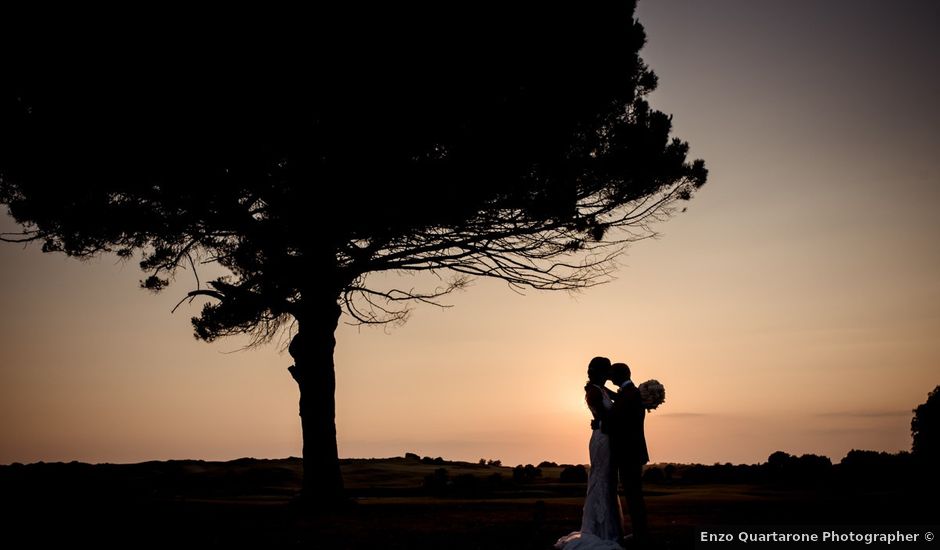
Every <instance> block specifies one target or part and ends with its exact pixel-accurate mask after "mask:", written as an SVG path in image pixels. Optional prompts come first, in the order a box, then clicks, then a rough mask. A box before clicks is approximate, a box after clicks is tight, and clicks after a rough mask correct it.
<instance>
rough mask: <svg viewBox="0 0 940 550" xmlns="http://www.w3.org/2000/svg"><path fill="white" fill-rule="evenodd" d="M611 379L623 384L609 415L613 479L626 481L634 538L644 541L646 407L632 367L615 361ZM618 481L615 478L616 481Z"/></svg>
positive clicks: (621, 481) (647, 531) (634, 539)
mask: <svg viewBox="0 0 940 550" xmlns="http://www.w3.org/2000/svg"><path fill="white" fill-rule="evenodd" d="M610 381H611V382H613V383H614V384H616V385H617V386H619V387H620V391H618V392H617V399H616V400H615V401H614V406H613V408H612V409H611V411H610V414H609V415H608V435H609V436H610V447H611V458H612V460H611V468H612V469H613V470H615V471H614V472H611V474H612V475H611V479H612V480H616V479H617V473H618V472H619V474H620V483H622V484H623V492H624V496H625V497H626V500H627V509H628V510H629V512H630V523H632V524H633V537H632V540H633V542H635V543H638V544H645V543H646V541H647V540H648V538H649V528H648V526H647V524H646V504H645V503H644V502H643V487H642V476H643V465H644V464H646V463H647V462H649V459H650V457H649V453H648V452H647V450H646V436H645V435H644V433H643V420H644V419H645V417H646V409H645V408H644V407H643V402H642V400H641V399H640V390H638V389H637V387H636V385H634V384H633V381H632V380H630V367H628V366H627V365H626V364H625V363H614V364H613V365H611V367H610ZM614 483H616V481H614Z"/></svg>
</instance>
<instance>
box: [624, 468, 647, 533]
mask: <svg viewBox="0 0 940 550" xmlns="http://www.w3.org/2000/svg"><path fill="white" fill-rule="evenodd" d="M618 469H619V470H620V483H621V484H623V496H624V497H625V498H626V501H627V511H628V512H630V524H631V525H632V527H633V536H634V538H636V539H646V538H647V537H648V536H649V526H648V525H647V523H646V503H645V502H643V465H642V464H620V465H619V467H618Z"/></svg>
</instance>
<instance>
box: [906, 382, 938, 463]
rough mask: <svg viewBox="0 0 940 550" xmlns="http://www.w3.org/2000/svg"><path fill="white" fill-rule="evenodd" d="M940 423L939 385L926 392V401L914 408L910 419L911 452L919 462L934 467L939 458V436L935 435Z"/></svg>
mask: <svg viewBox="0 0 940 550" xmlns="http://www.w3.org/2000/svg"><path fill="white" fill-rule="evenodd" d="M938 424H940V386H937V387H936V388H934V389H933V391H931V392H930V393H928V394H927V401H925V402H924V403H921V404H920V405H918V406H917V408H916V409H914V418H912V419H911V436H912V439H913V441H912V442H911V454H912V455H914V459H915V460H917V462H918V463H920V464H930V465H933V467H936V464H937V463H938V459H940V438H938V436H937V433H938V432H937V430H938Z"/></svg>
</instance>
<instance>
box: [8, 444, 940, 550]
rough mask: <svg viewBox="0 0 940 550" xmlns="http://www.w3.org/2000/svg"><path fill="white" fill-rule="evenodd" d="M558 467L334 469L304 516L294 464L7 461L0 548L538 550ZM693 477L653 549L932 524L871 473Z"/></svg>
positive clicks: (548, 522)
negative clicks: (698, 533) (325, 501)
mask: <svg viewBox="0 0 940 550" xmlns="http://www.w3.org/2000/svg"><path fill="white" fill-rule="evenodd" d="M729 466H730V465H729ZM706 468H712V467H706ZM564 471H565V470H564V468H562V467H554V466H551V465H548V466H545V465H543V467H541V468H535V467H530V468H528V469H526V470H523V469H521V468H518V469H516V470H515V471H514V469H512V468H505V467H500V466H493V465H490V466H486V465H479V464H469V463H462V462H446V461H441V460H440V459H437V460H436V462H435V461H432V460H430V459H424V461H422V460H420V459H418V458H417V457H414V456H411V457H410V458H391V459H374V460H344V461H343V472H344V475H345V478H346V483H347V487H348V488H349V489H350V493H351V494H352V495H353V496H354V497H355V498H356V503H355V504H354V505H351V506H349V507H348V508H345V509H342V510H332V511H327V512H310V511H305V510H304V509H302V508H300V507H298V506H296V505H293V504H291V497H292V496H293V495H294V494H295V493H296V491H297V489H298V487H299V484H300V474H301V463H300V460H299V459H295V458H289V459H282V460H255V459H240V460H235V461H232V462H203V461H189V460H186V461H169V462H145V463H141V464H124V465H112V464H99V465H89V464H82V463H76V462H73V463H68V464H64V463H54V464H44V463H37V464H30V465H20V464H14V465H11V466H0V499H2V505H3V511H2V516H0V517H2V520H0V527H2V529H3V531H2V532H3V540H5V541H7V542H10V541H16V542H17V543H18V544H16V545H15V546H7V545H6V544H5V545H4V546H5V547H8V548H10V547H35V546H42V547H47V546H48V547H52V548H56V547H63V548H67V547H77V546H79V545H81V546H82V547H84V546H85V545H86V544H87V545H90V546H92V547H100V546H122V547H126V548H135V547H141V546H160V547H178V546H197V545H198V546H258V547H269V546H298V547H304V548H320V547H327V548H383V549H384V548H446V549H448V550H458V549H464V548H467V549H469V548H486V549H493V548H513V549H527V548H534V549H547V548H550V546H551V543H552V542H554V541H555V540H556V539H557V538H558V537H559V536H561V535H564V534H566V533H568V532H569V531H572V530H576V529H577V528H578V526H579V523H580V514H581V503H582V498H583V495H584V491H585V485H584V483H582V482H578V476H577V475H576V474H578V472H577V471H572V469H569V471H568V472H567V473H566V474H565V475H564V476H563V475H562V472H564ZM684 471H686V472H687V475H686V476H685V477H683V475H682V474H683V472H684ZM654 473H656V474H659V473H661V472H654ZM693 473H694V472H691V471H688V470H683V467H682V466H679V467H678V468H676V467H672V468H670V471H669V472H668V476H666V477H663V476H659V475H656V476H650V479H649V481H648V483H647V484H646V489H647V505H648V508H649V513H650V522H651V528H652V531H653V536H654V542H655V546H656V547H657V548H691V547H692V544H693V543H692V540H693V536H692V535H693V532H694V529H695V528H696V527H703V526H710V525H713V526H714V525H735V524H770V525H786V524H791V525H796V524H813V525H838V524H841V525H865V524H873V525H885V524H887V525H890V524H898V525H902V524H903V525H921V524H922V525H926V524H929V523H935V522H936V520H937V517H936V511H937V507H936V497H935V495H934V494H933V493H932V491H930V490H929V489H927V488H926V487H925V486H923V485H922V484H918V483H911V482H905V483H900V482H895V481H890V480H885V479H882V480H880V481H881V482H876V483H869V481H872V476H871V475H868V476H867V477H865V478H864V479H866V480H868V481H862V480H855V482H851V483H847V482H845V480H842V481H833V480H818V481H815V482H812V483H807V482H806V480H805V479H797V480H792V479H783V480H780V479H776V480H771V481H767V480H763V479H762V480H761V481H760V482H754V481H753V480H745V481H744V482H742V481H741V480H740V479H731V480H730V481H725V482H720V481H716V480H715V479H709V478H708V476H704V477H703V476H702V475H697V476H695V475H693ZM699 474H701V472H699ZM869 474H870V473H869ZM713 477H714V476H713ZM719 478H720V476H719ZM875 481H878V480H875Z"/></svg>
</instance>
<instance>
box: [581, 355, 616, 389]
mask: <svg viewBox="0 0 940 550" xmlns="http://www.w3.org/2000/svg"><path fill="white" fill-rule="evenodd" d="M587 374H588V383H587V384H585V385H584V389H585V391H587V389H588V386H590V385H591V384H598V385H603V384H604V383H605V382H607V377H608V376H609V375H610V359H608V358H606V357H595V358H594V359H591V362H590V363H588V369H587Z"/></svg>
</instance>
